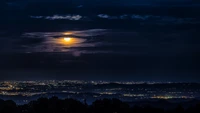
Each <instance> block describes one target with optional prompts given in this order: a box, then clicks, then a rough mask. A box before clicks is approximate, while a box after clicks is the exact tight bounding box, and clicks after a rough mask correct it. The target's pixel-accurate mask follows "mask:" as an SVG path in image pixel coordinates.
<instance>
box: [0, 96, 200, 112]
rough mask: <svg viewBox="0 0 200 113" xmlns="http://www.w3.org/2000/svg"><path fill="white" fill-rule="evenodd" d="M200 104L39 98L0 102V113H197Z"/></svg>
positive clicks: (199, 109) (199, 110)
mask: <svg viewBox="0 0 200 113" xmlns="http://www.w3.org/2000/svg"><path fill="white" fill-rule="evenodd" d="M199 112H200V103H199V104H196V105H195V106H191V107H189V108H187V109H184V108H183V107H182V105H178V106H177V107H176V108H175V109H170V110H168V109H164V108H156V107H152V106H150V105H144V106H137V105H134V106H130V105H129V104H128V103H126V102H122V101H120V100H118V99H101V100H96V101H94V102H93V103H92V105H87V104H86V103H84V102H83V103H82V102H80V101H77V100H74V99H64V100H62V99H59V98H58V97H52V98H49V99H48V98H39V99H38V100H36V101H31V102H29V103H28V104H25V105H16V103H15V102H14V101H12V100H7V101H4V100H0V113H199Z"/></svg>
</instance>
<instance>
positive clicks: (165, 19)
mask: <svg viewBox="0 0 200 113" xmlns="http://www.w3.org/2000/svg"><path fill="white" fill-rule="evenodd" d="M97 17H98V18H101V19H108V20H126V19H127V20H132V21H134V20H140V21H143V22H152V23H159V24H161V23H162V24H168V23H172V24H186V23H188V24H196V23H200V21H198V20H197V19H195V18H177V17H172V16H157V15H137V14H129V15H127V14H123V15H117V16H116V15H115V16H113V15H108V14H98V15H97Z"/></svg>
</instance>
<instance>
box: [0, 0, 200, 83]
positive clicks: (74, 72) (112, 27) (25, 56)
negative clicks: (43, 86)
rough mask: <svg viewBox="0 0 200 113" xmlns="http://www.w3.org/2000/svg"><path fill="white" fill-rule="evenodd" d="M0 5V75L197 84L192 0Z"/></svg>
mask: <svg viewBox="0 0 200 113" xmlns="http://www.w3.org/2000/svg"><path fill="white" fill-rule="evenodd" d="M0 4H1V6H0V7H1V8H0V14H1V17H0V75H1V76H0V80H46V79H58V80H63V79H78V80H111V81H115V80H124V81H164V82H166V81H172V82H200V76H199V74H200V59H199V58H200V38H199V37H200V15H199V14H200V2H199V0H4V1H1V3H0Z"/></svg>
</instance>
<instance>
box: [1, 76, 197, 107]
mask: <svg viewBox="0 0 200 113" xmlns="http://www.w3.org/2000/svg"><path fill="white" fill-rule="evenodd" d="M52 96H57V97H59V98H74V99H77V100H84V99H87V101H88V103H91V102H93V101H94V100H96V99H103V98H118V99H120V100H122V101H139V100H146V99H152V100H153V99H198V98H199V97H200V84H198V83H170V82H168V83H161V82H109V81H80V80H63V81H57V80H47V81H2V82H0V97H1V98H2V99H13V100H15V101H16V102H17V103H18V104H24V103H28V102H30V101H31V100H34V99H37V98H39V97H48V98H50V97H52Z"/></svg>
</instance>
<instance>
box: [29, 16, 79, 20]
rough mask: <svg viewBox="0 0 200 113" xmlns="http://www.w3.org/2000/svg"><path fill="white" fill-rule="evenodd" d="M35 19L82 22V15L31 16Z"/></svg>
mask: <svg viewBox="0 0 200 113" xmlns="http://www.w3.org/2000/svg"><path fill="white" fill-rule="evenodd" d="M30 17H31V18H35V19H47V20H74V21H77V20H81V19H82V18H83V17H82V16H81V15H53V16H30Z"/></svg>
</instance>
